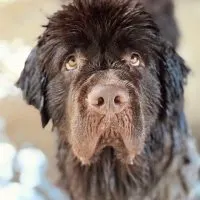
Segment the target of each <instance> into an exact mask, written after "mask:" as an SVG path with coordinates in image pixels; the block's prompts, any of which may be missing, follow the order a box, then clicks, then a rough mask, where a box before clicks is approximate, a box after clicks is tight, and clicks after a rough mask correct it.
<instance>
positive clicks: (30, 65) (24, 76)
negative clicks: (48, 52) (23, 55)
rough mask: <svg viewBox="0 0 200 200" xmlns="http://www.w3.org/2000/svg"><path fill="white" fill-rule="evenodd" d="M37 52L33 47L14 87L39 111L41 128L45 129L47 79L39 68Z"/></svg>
mask: <svg viewBox="0 0 200 200" xmlns="http://www.w3.org/2000/svg"><path fill="white" fill-rule="evenodd" d="M37 51H38V48H37V47H35V48H34V49H33V50H32V51H31V53H30V54H29V56H28V58H27V60H26V62H25V67H24V69H23V71H22V72H21V75H20V78H19V80H18V81H17V83H16V86H17V87H19V88H21V89H22V92H23V97H24V99H25V100H26V102H27V103H28V104H29V105H33V106H34V107H35V108H37V109H38V110H39V111H40V114H41V120H42V126H43V127H45V126H46V125H47V123H48V122H49V119H50V117H49V115H48V111H47V108H46V106H47V105H46V98H45V96H46V95H45V93H46V83H47V77H46V76H45V73H44V72H43V71H42V70H41V68H40V64H39V60H38V52H37Z"/></svg>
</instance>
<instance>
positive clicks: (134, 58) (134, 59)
mask: <svg viewBox="0 0 200 200" xmlns="http://www.w3.org/2000/svg"><path fill="white" fill-rule="evenodd" d="M130 62H131V65H133V66H134V67H138V66H140V64H141V58H140V55H139V54H137V53H132V55H131V60H130Z"/></svg>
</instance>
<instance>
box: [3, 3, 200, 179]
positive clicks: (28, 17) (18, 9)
mask: <svg viewBox="0 0 200 200" xmlns="http://www.w3.org/2000/svg"><path fill="white" fill-rule="evenodd" d="M174 1H175V4H176V18H177V21H178V24H179V27H180V30H181V41H180V45H179V48H178V51H179V53H180V54H181V56H183V57H184V59H185V60H186V62H187V63H188V65H189V66H190V67H191V69H192V73H191V74H190V77H189V80H188V85H187V88H186V92H185V99H186V103H185V107H186V114H187V118H188V120H189V124H190V127H191V129H192V132H193V135H195V137H196V138H197V139H198V142H199V144H200V131H199V129H200V106H199V104H200V67H199V66H200V0H174ZM63 2H64V0H63ZM61 3H62V1H60V0H0V126H4V127H3V128H1V127H0V132H1V131H2V132H4V135H2V134H1V133H0V134H1V135H0V142H1V141H3V140H8V139H9V140H10V142H11V143H13V144H14V145H15V147H16V148H20V147H21V146H22V145H24V144H25V143H30V144H33V145H35V146H36V147H38V148H39V149H41V150H42V151H43V152H44V153H45V154H46V155H47V157H48V160H49V169H48V175H49V177H50V179H51V180H52V181H54V180H56V179H57V177H58V173H57V171H56V167H55V152H56V151H55V149H56V142H55V141H56V139H55V135H54V134H53V133H52V132H51V124H49V125H48V127H47V128H45V129H42V128H41V123H40V116H39V113H38V111H36V110H35V109H34V108H33V107H31V106H28V105H27V104H26V103H25V102H24V101H23V100H22V97H21V93H20V91H19V90H18V89H16V88H15V87H14V86H13V83H14V82H15V81H16V80H17V78H18V77H19V74H20V72H21V70H22V69H23V67H24V61H25V59H26V58H27V56H28V54H29V52H30V50H31V47H32V46H33V45H34V44H35V43H36V40H37V37H38V35H39V34H40V33H41V32H42V28H41V25H42V24H45V23H46V17H47V16H49V15H50V14H51V13H53V12H54V11H56V10H57V9H58V8H59V6H60V4H61ZM3 124H4V125H3ZM3 153H4V152H3V151H2V150H1V149H0V157H1V156H2V155H3Z"/></svg>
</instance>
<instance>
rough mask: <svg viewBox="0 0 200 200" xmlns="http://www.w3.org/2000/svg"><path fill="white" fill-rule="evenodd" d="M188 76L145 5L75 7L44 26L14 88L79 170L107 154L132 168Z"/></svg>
mask: <svg viewBox="0 0 200 200" xmlns="http://www.w3.org/2000/svg"><path fill="white" fill-rule="evenodd" d="M186 74H187V68H186V67H185V65H184V63H183V61H182V59H181V58H180V57H179V56H178V55H177V54H176V52H175V51H174V50H173V48H172V47H171V46H170V45H169V44H168V43H167V42H165V41H164V39H163V38H162V37H161V36H160V33H159V30H158V28H157V26H156V25H155V23H154V22H153V20H152V18H151V16H150V15H149V14H148V13H146V12H145V11H144V9H143V8H142V6H140V5H135V4H134V1H130V0H127V1H120V0H115V1H114V0H113V1H107V0H101V1H89V0H76V1H75V2H74V3H73V4H70V5H68V6H64V7H63V9H62V10H61V11H58V12H57V13H55V14H54V15H53V16H52V17H51V18H50V19H49V23H48V25H47V26H46V30H45V32H44V33H43V35H42V36H41V37H40V38H39V42H38V44H37V46H36V47H35V48H34V49H33V50H32V52H31V53H30V56H29V57H28V59H27V61H26V64H25V68H24V70H23V71H22V74H21V77H20V79H19V80H18V82H17V85H18V87H20V88H21V89H22V90H23V94H24V97H25V99H26V100H27V102H28V103H29V104H31V105H33V106H35V107H36V108H37V109H39V110H40V112H41V116H42V123H43V126H45V125H46V124H47V123H48V121H49V119H52V121H53V124H54V126H55V127H57V128H58V129H60V130H62V131H64V133H65V138H66V140H67V142H68V143H69V144H70V145H71V148H72V150H73V153H74V155H75V156H76V157H77V158H78V159H79V160H80V161H81V162H82V163H90V162H92V161H95V160H96V158H97V157H100V155H101V152H102V151H103V150H104V149H106V148H107V147H108V148H112V149H114V152H115V155H116V158H117V159H119V160H121V161H122V162H125V163H132V160H133V159H134V158H135V156H136V155H138V154H139V153H140V152H141V151H142V150H143V148H144V145H145V138H146V136H147V135H148V133H149V131H150V129H151V127H152V126H153V125H154V124H155V122H156V120H158V118H159V120H160V119H161V118H165V117H166V116H169V115H170V112H169V110H170V109H171V108H173V105H174V104H175V102H177V101H179V100H180V99H182V96H183V84H184V78H185V76H186Z"/></svg>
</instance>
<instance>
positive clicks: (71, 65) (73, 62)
mask: <svg viewBox="0 0 200 200" xmlns="http://www.w3.org/2000/svg"><path fill="white" fill-rule="evenodd" d="M77 67H78V63H77V59H76V57H75V56H70V57H69V58H68V59H67V62H66V64H65V68H66V69H67V70H75V69H76V68H77Z"/></svg>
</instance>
